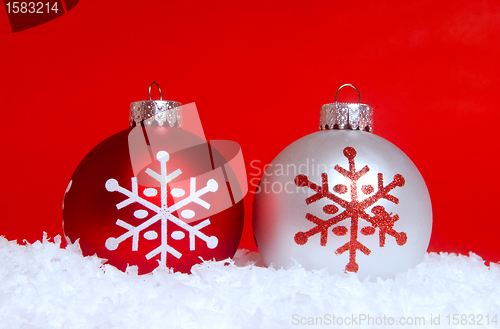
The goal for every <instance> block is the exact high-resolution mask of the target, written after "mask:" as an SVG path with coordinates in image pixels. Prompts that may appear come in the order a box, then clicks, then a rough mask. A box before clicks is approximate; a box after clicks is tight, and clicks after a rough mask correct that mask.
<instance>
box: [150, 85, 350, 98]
mask: <svg viewBox="0 0 500 329" xmlns="http://www.w3.org/2000/svg"><path fill="white" fill-rule="evenodd" d="M153 84H155V85H156V86H157V87H158V91H159V92H160V100H163V97H162V95H161V88H160V85H159V84H158V82H156V81H153V82H151V84H150V85H149V100H150V101H151V100H152V99H151V87H152V86H153ZM340 88H342V87H340ZM356 90H357V89H356Z"/></svg>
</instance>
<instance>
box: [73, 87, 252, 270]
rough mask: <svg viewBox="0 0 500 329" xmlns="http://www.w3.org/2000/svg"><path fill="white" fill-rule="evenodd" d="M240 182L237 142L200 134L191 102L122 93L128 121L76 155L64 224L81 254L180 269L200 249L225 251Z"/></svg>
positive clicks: (232, 244) (237, 229) (234, 233)
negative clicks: (127, 100) (130, 99)
mask: <svg viewBox="0 0 500 329" xmlns="http://www.w3.org/2000/svg"><path fill="white" fill-rule="evenodd" d="M152 84H153V83H152ZM152 84H151V85H152ZM158 88H159V86H158ZM150 91H151V86H150ZM160 95H161V91H160ZM150 99H151V97H150ZM164 123H168V125H167V126H164ZM246 191H247V185H246V174H245V169H244V164H243V157H242V154H241V151H240V149H239V145H238V144H236V143H234V142H231V141H211V143H207V141H206V140H205V138H204V135H203V130H202V128H201V123H200V121H199V117H198V114H197V111H196V107H195V106H194V104H187V105H184V106H181V104H180V103H178V102H172V101H163V100H161V96H160V100H159V101H152V100H149V101H141V102H135V103H132V104H131V111H130V128H129V129H125V130H123V131H120V132H118V133H116V134H114V135H113V136H111V137H109V138H107V139H106V140H104V141H103V142H101V143H100V144H99V145H97V146H96V147H95V148H94V149H92V150H91V151H90V152H89V153H88V154H87V155H86V156H85V158H84V159H83V160H82V162H81V163H80V164H79V165H78V167H77V168H76V170H75V172H74V173H73V176H72V177H71V181H70V182H69V185H68V188H67V190H66V194H65V197H64V206H63V218H64V233H65V235H66V237H67V239H69V240H70V241H71V242H75V241H76V240H77V239H78V240H79V243H80V247H81V249H82V252H83V254H84V255H94V254H97V255H98V256H99V257H101V258H105V259H107V260H108V263H109V264H112V265H114V266H116V267H117V268H119V269H121V270H123V271H124V270H125V269H126V268H127V266H132V265H136V266H138V268H139V273H141V274H143V273H148V272H151V271H152V270H154V269H155V268H156V267H158V266H167V267H169V268H173V269H174V270H176V271H182V272H189V271H190V269H191V267H192V265H194V264H196V263H200V262H201V259H204V260H211V259H215V260H223V259H226V258H228V257H232V256H233V255H234V253H235V251H236V249H237V247H238V244H239V241H240V239H241V233H242V229H243V219H244V209H243V200H242V199H243V196H244V195H245V194H246Z"/></svg>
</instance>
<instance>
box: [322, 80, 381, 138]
mask: <svg viewBox="0 0 500 329" xmlns="http://www.w3.org/2000/svg"><path fill="white" fill-rule="evenodd" d="M347 86H349V87H352V88H354V89H355V90H356V91H357V92H358V103H339V102H337V96H338V93H339V91H340V89H342V88H344V87H347ZM360 100H361V95H360V93H359V91H358V89H357V88H356V87H354V86H353V85H351V84H345V85H342V86H340V88H339V89H337V92H336V93H335V103H330V104H324V105H323V106H321V112H320V118H319V129H320V130H331V129H351V130H361V131H367V132H373V109H372V107H371V106H369V105H366V104H361V103H360Z"/></svg>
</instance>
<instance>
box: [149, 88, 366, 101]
mask: <svg viewBox="0 0 500 329" xmlns="http://www.w3.org/2000/svg"><path fill="white" fill-rule="evenodd" d="M344 87H352V88H354V89H355V90H356V92H357V93H358V104H359V103H361V94H360V93H359V90H358V88H356V87H354V86H353V85H351V84H350V83H346V84H344V85H342V86H340V87H339V89H337V92H336V93H335V104H338V101H337V96H338V95H339V91H340V89H342V88H344ZM150 88H151V87H150ZM158 88H160V87H158ZM150 98H151V96H150Z"/></svg>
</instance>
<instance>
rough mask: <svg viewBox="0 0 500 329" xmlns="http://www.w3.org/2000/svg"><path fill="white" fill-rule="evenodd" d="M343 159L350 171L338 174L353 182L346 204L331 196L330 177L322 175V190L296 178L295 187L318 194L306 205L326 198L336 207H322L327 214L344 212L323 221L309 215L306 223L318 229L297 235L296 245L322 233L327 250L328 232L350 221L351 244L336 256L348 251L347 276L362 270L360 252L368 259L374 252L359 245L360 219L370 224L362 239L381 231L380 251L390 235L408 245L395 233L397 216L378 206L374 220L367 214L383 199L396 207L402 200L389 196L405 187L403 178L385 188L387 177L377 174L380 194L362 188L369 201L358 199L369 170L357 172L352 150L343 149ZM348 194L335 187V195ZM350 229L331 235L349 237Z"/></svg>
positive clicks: (339, 169) (401, 234)
mask: <svg viewBox="0 0 500 329" xmlns="http://www.w3.org/2000/svg"><path fill="white" fill-rule="evenodd" d="M344 155H345V157H346V158H347V159H348V161H349V170H346V169H344V168H342V167H340V166H339V165H336V166H335V170H336V171H337V172H338V173H340V174H341V175H342V176H344V177H346V178H348V179H349V180H350V182H351V186H350V197H351V200H350V201H347V200H344V199H342V198H340V197H338V196H337V195H335V194H334V193H332V192H331V191H330V189H329V187H328V175H327V173H322V174H321V186H319V185H316V184H315V183H313V182H311V181H310V180H309V179H308V178H307V176H306V175H297V176H296V177H295V184H296V185H297V186H299V187H304V186H307V187H309V188H310V189H312V190H313V191H315V192H316V194H314V195H312V196H310V197H308V198H307V199H306V203H307V204H308V205H309V204H311V203H313V202H316V201H318V200H321V199H323V198H327V199H329V200H331V201H333V202H334V204H328V205H326V206H324V207H323V211H324V212H325V213H326V214H330V215H333V214H336V213H337V212H338V211H339V206H340V207H342V208H344V211H342V212H341V213H340V214H337V215H335V216H333V217H332V218H330V219H327V220H322V219H320V218H318V217H316V216H314V215H312V214H310V213H308V214H306V219H307V220H309V221H311V222H313V223H314V224H316V226H315V227H313V228H312V229H310V230H309V231H306V232H298V233H296V234H295V242H296V243H297V244H299V245H304V244H305V243H307V240H308V239H309V237H311V236H313V235H315V234H317V233H319V234H320V244H321V245H322V246H326V243H327V240H328V229H329V228H330V227H332V226H334V225H335V224H337V223H340V222H341V221H343V220H345V219H347V218H350V219H351V226H350V233H351V237H350V240H349V242H347V243H346V244H344V245H343V246H341V247H339V248H337V250H336V251H335V253H336V254H337V255H340V254H343V253H344V252H346V251H349V263H348V264H347V265H346V267H345V271H346V272H357V271H358V269H359V265H358V263H356V253H357V251H358V250H360V251H361V252H362V253H364V254H365V255H369V254H370V253H371V250H370V249H368V247H366V246H365V245H363V244H362V243H360V242H359V241H358V225H359V218H362V219H364V220H365V221H367V222H368V223H369V224H370V225H371V226H365V227H363V228H361V230H360V232H361V234H363V235H373V234H374V233H375V231H376V229H377V228H378V229H379V245H380V247H384V246H385V239H386V235H387V234H388V235H390V236H392V237H394V238H395V239H396V243H397V244H398V245H399V246H402V245H404V244H406V241H407V236H406V233H404V232H397V231H395V230H394V228H393V227H394V223H395V222H396V221H397V220H399V216H398V215H394V216H393V215H392V213H388V212H387V211H386V210H385V208H384V207H383V206H380V205H377V206H374V207H373V208H372V209H371V212H372V214H373V216H370V215H369V214H368V213H367V212H366V210H367V208H369V207H371V206H372V205H374V204H375V203H376V202H377V201H379V200H380V199H386V200H389V201H391V202H393V203H395V204H398V203H399V199H398V198H396V197H394V196H393V195H391V194H389V192H390V191H391V190H393V189H395V188H396V187H398V186H399V187H402V186H403V185H404V184H405V180H404V178H403V176H402V175H399V174H397V175H395V176H394V179H393V181H392V182H390V183H389V184H388V185H386V186H384V177H383V175H382V174H381V173H378V174H377V178H378V186H377V191H375V189H374V188H373V186H371V185H363V186H361V192H362V193H363V194H365V195H370V194H372V195H371V196H368V197H367V198H365V199H363V200H360V199H358V187H357V182H358V180H359V179H360V178H361V177H363V176H364V175H365V174H366V173H367V172H368V171H369V170H370V168H369V167H368V166H364V167H363V168H361V169H360V170H359V171H356V166H355V161H354V158H355V157H356V150H355V149H354V148H353V147H346V148H345V149H344ZM348 191H349V188H348V187H347V186H345V185H344V184H337V185H335V186H334V187H333V192H335V193H337V194H345V193H347V192H348ZM348 231H349V229H348V228H347V227H346V226H343V225H338V226H334V227H333V228H332V232H333V233H334V234H335V235H337V236H343V235H346V234H347V232H348Z"/></svg>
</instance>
